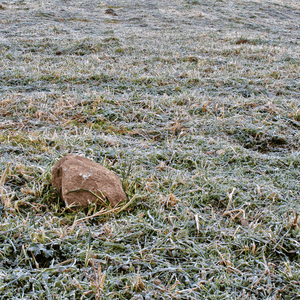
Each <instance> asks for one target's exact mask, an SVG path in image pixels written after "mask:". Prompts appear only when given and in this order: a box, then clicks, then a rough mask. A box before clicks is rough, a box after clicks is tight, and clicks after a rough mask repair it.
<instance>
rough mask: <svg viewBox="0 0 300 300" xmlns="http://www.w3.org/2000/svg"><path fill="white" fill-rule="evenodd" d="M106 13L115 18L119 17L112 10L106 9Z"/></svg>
mask: <svg viewBox="0 0 300 300" xmlns="http://www.w3.org/2000/svg"><path fill="white" fill-rule="evenodd" d="M105 13H106V14H108V15H113V16H117V15H118V14H117V13H116V12H115V11H114V10H113V9H112V8H108V9H106V10H105Z"/></svg>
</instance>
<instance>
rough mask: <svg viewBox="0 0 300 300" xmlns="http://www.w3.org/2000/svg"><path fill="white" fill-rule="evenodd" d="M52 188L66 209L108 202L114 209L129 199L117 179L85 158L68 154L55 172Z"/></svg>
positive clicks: (53, 173)
mask: <svg viewBox="0 0 300 300" xmlns="http://www.w3.org/2000/svg"><path fill="white" fill-rule="evenodd" d="M52 185H53V187H54V188H56V190H57V192H58V193H59V194H60V195H61V197H62V199H63V201H64V202H65V203H66V205H67V206H70V205H75V206H83V207H85V206H88V205H89V204H90V203H97V204H101V203H104V202H105V198H106V199H107V200H108V201H109V202H110V204H111V205H112V206H115V205H117V204H118V203H119V202H121V201H123V200H125V199H126V194H125V192H124V190H123V188H122V183H121V181H120V179H119V178H118V176H117V175H116V174H114V173H113V172H112V171H110V170H108V169H107V168H105V167H103V166H101V165H100V164H98V163H96V162H94V161H92V160H90V159H87V158H85V157H82V156H78V155H74V154H68V155H66V156H65V157H63V158H61V159H60V160H59V161H58V162H57V163H56V164H55V165H54V167H53V170H52Z"/></svg>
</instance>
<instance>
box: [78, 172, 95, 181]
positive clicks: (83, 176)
mask: <svg viewBox="0 0 300 300" xmlns="http://www.w3.org/2000/svg"><path fill="white" fill-rule="evenodd" d="M92 174H93V171H91V173H90V174H82V173H80V174H79V176H82V178H83V180H87V179H88V178H89V177H90V176H91V175H92Z"/></svg>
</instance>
